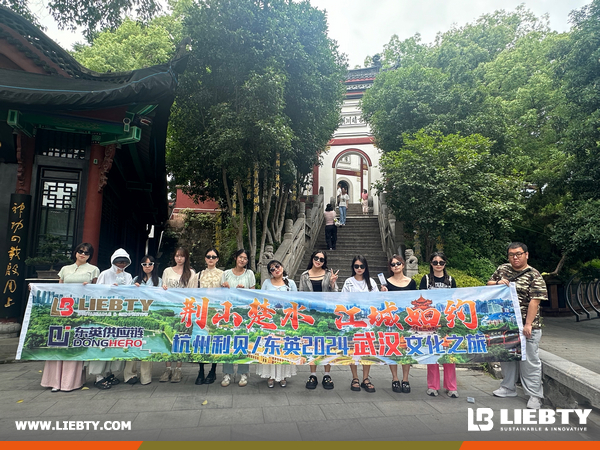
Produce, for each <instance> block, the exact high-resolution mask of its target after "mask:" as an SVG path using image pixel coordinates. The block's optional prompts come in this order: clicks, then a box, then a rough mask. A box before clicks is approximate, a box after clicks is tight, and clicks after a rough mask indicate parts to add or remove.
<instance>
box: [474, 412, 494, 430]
mask: <svg viewBox="0 0 600 450" xmlns="http://www.w3.org/2000/svg"><path fill="white" fill-rule="evenodd" d="M476 411H477V413H476V414H475V413H474V412H473V408H469V428H468V431H490V430H491V429H492V428H494V422H492V417H494V410H493V409H492V408H477V410H476ZM473 416H477V417H475V418H474V417H473ZM475 421H477V422H483V423H481V424H480V425H479V424H476V423H475Z"/></svg>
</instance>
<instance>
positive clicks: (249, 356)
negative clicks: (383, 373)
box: [17, 284, 522, 365]
mask: <svg viewBox="0 0 600 450" xmlns="http://www.w3.org/2000/svg"><path fill="white" fill-rule="evenodd" d="M515 306H516V308H515ZM520 323H522V321H521V318H520V310H519V308H518V300H517V298H516V291H515V290H514V286H511V287H510V288H509V287H507V286H489V287H474V288H464V289H437V290H430V291H403V292H373V293H313V292H277V291H258V290H246V289H169V290H168V291H164V290H162V289H161V288H148V287H146V288H145V287H141V288H139V287H135V286H119V287H114V286H99V285H87V286H82V285H71V284H64V285H55V284H50V285H47V284H46V285H44V284H40V285H35V284H34V285H32V292H31V295H30V300H29V304H28V307H27V312H26V316H25V323H24V327H25V326H26V327H27V332H26V333H22V335H21V342H20V344H19V353H18V355H17V356H18V357H19V358H22V359H46V360H48V359H62V360H69V359H73V360H94V359H99V360H111V359H145V360H151V361H161V360H168V358H169V357H171V356H172V355H174V354H176V355H177V358H178V359H179V360H182V361H204V362H238V363H264V364H309V363H312V364H340V365H346V364H351V363H354V362H362V363H366V364H396V363H404V364H407V363H421V364H430V363H434V362H438V361H439V362H483V361H510V360H517V359H520V358H521V352H522V345H521V340H520V333H519V330H520V327H519V324H520Z"/></svg>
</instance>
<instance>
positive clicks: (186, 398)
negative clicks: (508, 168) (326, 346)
mask: <svg viewBox="0 0 600 450" xmlns="http://www.w3.org/2000/svg"><path fill="white" fill-rule="evenodd" d="M546 323H547V327H546V329H545V331H544V337H543V340H542V348H544V349H546V350H548V351H551V352H552V353H555V354H557V355H559V356H561V357H563V358H566V359H570V360H572V361H574V362H576V363H577V364H580V365H583V366H585V367H587V368H588V369H590V370H595V371H596V372H599V373H600V352H599V351H598V350H597V348H596V345H597V343H598V337H599V335H600V321H591V322H582V323H576V322H574V319H573V318H571V317H564V318H548V319H547V320H546ZM16 344H17V340H16V339H4V340H1V341H0V362H2V361H11V360H13V359H14V352H15V349H16ZM42 367H43V362H16V363H6V364H0V398H1V402H2V403H1V405H2V406H1V407H0V439H2V440H144V441H153V440H193V441H196V440H245V441H248V440H368V441H372V440H600V414H599V412H598V411H596V410H594V411H593V412H592V413H591V415H590V418H589V421H588V425H587V430H586V431H564V432H551V431H544V430H542V431H539V430H536V431H518V432H514V431H500V424H499V416H500V409H508V410H509V413H510V414H512V413H513V410H514V409H521V408H525V404H526V398H525V397H524V396H523V395H522V393H520V396H519V397H516V398H510V399H500V398H496V397H493V396H492V395H491V392H492V391H493V390H494V389H496V388H497V386H498V384H499V383H498V381H496V380H494V379H493V378H492V377H491V376H490V375H488V374H486V373H484V372H481V371H477V370H470V369H459V370H458V385H459V386H458V387H459V393H460V398H458V399H451V398H448V397H446V396H445V395H440V396H439V397H436V398H434V397H429V396H427V395H426V393H425V390H426V382H425V375H426V370H425V366H415V367H413V369H412V370H411V378H410V382H411V386H412V389H413V392H412V393H411V394H396V393H394V392H393V391H392V389H391V382H390V381H391V377H390V374H389V370H388V368H387V367H385V366H375V367H373V368H372V380H373V383H374V384H375V386H376V387H377V392H376V393H375V394H369V393H366V392H364V391H363V392H352V391H350V389H349V384H350V378H351V377H350V371H349V369H348V368H345V367H339V366H338V367H334V370H333V379H334V382H335V383H336V387H335V389H334V390H333V391H325V390H323V389H322V388H321V386H319V387H318V388H317V389H316V390H314V391H308V390H306V389H305V388H304V382H305V380H306V378H307V376H308V372H307V370H308V368H304V367H301V368H300V369H299V373H298V375H297V376H296V377H293V378H292V379H291V380H290V382H289V383H288V387H286V388H285V389H283V388H281V387H279V386H278V385H276V386H275V388H274V389H268V388H267V386H266V381H265V380H261V379H259V378H258V377H257V376H256V375H255V374H254V372H255V368H254V367H253V368H252V369H251V373H252V375H251V377H250V383H249V384H248V386H246V387H244V388H240V387H238V386H237V385H232V386H229V387H228V388H222V387H221V386H220V385H219V384H218V382H217V383H215V384H213V385H210V386H207V385H203V386H195V385H194V380H195V378H196V372H197V369H196V367H195V366H194V365H192V364H185V365H184V378H183V381H182V382H181V383H179V384H173V383H158V381H157V379H158V377H159V375H160V373H161V371H162V370H161V369H162V364H158V363H156V364H155V368H154V377H155V381H153V382H152V384H150V385H147V386H141V385H139V384H137V385H135V386H129V385H126V384H123V383H122V384H120V385H118V386H115V387H113V388H112V389H110V390H107V391H100V390H98V389H96V388H94V387H93V385H92V382H91V381H92V380H91V378H89V379H88V383H87V384H86V386H90V387H89V388H88V389H86V388H84V389H83V390H79V391H75V392H69V393H67V392H58V393H51V392H50V390H49V389H47V388H43V387H41V386H40V384H39V383H40V378H41V370H42ZM219 369H220V367H219ZM219 375H220V374H219ZM219 380H220V377H219ZM466 397H473V398H474V399H475V403H474V404H471V403H468V402H467V400H466ZM205 401H206V404H203V403H204V402H205ZM483 407H485V408H491V409H492V410H494V421H495V422H494V423H495V425H494V429H493V430H492V431H489V432H468V431H467V425H468V415H467V410H468V408H483ZM15 420H51V421H60V423H61V424H62V421H69V420H89V421H100V422H101V423H103V422H104V421H106V420H118V421H120V420H125V421H129V420H130V421H132V430H131V431H120V432H107V431H56V430H55V431H37V432H32V431H28V432H25V431H17V430H16V428H15Z"/></svg>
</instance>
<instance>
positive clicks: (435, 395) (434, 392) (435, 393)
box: [427, 389, 439, 397]
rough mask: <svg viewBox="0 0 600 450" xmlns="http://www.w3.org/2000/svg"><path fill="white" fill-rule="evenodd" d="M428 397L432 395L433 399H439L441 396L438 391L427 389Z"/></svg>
mask: <svg viewBox="0 0 600 450" xmlns="http://www.w3.org/2000/svg"><path fill="white" fill-rule="evenodd" d="M427 395H431V396H432V397H437V396H438V395H439V393H438V391H437V389H427Z"/></svg>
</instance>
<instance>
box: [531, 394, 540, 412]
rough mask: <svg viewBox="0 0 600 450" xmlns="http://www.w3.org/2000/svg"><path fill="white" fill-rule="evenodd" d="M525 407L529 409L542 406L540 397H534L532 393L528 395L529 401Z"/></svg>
mask: <svg viewBox="0 0 600 450" xmlns="http://www.w3.org/2000/svg"><path fill="white" fill-rule="evenodd" d="M527 407H528V408H529V409H540V408H541V407H542V399H541V398H539V397H534V396H533V395H532V396H531V397H529V401H528V402H527Z"/></svg>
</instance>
